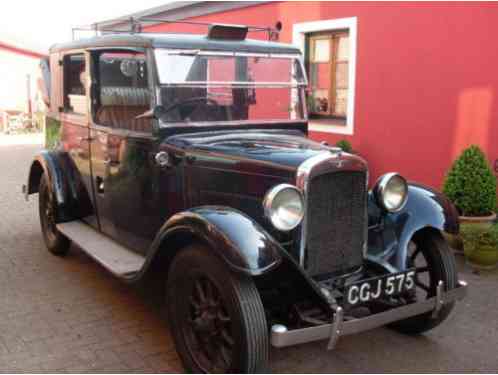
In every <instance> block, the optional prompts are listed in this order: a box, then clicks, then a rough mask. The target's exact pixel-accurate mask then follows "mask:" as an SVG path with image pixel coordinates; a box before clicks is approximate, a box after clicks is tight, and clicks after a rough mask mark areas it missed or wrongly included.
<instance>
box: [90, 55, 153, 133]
mask: <svg viewBox="0 0 498 375" xmlns="http://www.w3.org/2000/svg"><path fill="white" fill-rule="evenodd" d="M94 62H95V69H94V74H95V76H96V80H95V83H96V86H95V87H96V89H95V93H94V96H96V98H95V97H94V101H93V103H94V107H93V114H94V121H95V123H96V124H99V125H103V126H108V127H111V128H119V129H125V130H131V131H139V132H152V120H151V119H150V118H146V117H145V116H143V117H141V115H143V114H144V113H145V112H147V111H148V110H150V107H151V103H150V101H151V95H150V90H149V85H148V82H147V61H146V57H145V54H144V53H141V52H135V51H112V52H100V53H98V54H96V55H95V56H94Z"/></svg>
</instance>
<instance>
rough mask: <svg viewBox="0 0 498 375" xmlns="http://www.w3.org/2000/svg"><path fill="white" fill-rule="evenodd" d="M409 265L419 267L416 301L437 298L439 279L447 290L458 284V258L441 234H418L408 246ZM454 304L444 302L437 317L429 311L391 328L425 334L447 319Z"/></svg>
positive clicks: (413, 297) (409, 332)
mask: <svg viewBox="0 0 498 375" xmlns="http://www.w3.org/2000/svg"><path fill="white" fill-rule="evenodd" d="M407 266H408V267H409V268H413V267H414V268H416V270H417V273H416V279H415V285H416V290H415V294H414V295H413V296H412V299H413V302H416V301H420V300H424V299H428V298H432V297H434V296H435V295H436V290H437V285H438V283H439V281H442V282H443V283H444V290H449V289H454V288H455V287H456V286H457V281H458V275H457V270H456V264H455V257H454V255H453V252H452V251H451V249H450V248H449V246H448V244H447V243H446V241H445V240H444V238H443V237H442V236H440V235H439V234H436V233H432V232H429V233H427V232H425V233H424V232H422V233H420V234H418V235H416V236H415V237H414V239H413V241H412V242H411V243H410V245H409V247H408V256H407ZM454 305H455V303H454V302H452V303H448V304H445V305H444V306H443V307H442V309H441V310H440V311H439V313H438V315H437V316H436V317H432V312H428V313H424V314H421V315H417V316H413V317H410V318H408V319H404V320H400V321H399V322H395V323H393V324H391V325H390V327H391V328H394V329H395V330H397V331H399V332H402V333H406V334H420V333H423V332H425V331H428V330H430V329H432V328H434V327H436V326H438V325H439V324H441V323H442V322H443V321H444V320H446V318H447V317H448V315H449V314H450V312H451V310H453V307H454Z"/></svg>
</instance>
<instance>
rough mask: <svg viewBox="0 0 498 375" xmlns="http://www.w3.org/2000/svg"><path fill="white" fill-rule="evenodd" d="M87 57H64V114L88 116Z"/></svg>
mask: <svg viewBox="0 0 498 375" xmlns="http://www.w3.org/2000/svg"><path fill="white" fill-rule="evenodd" d="M86 79H87V69H86V63H85V55H83V54H75V55H68V56H64V112H70V113H77V114H86V108H87V99H86Z"/></svg>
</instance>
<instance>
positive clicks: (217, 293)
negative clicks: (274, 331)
mask: <svg viewBox="0 0 498 375" xmlns="http://www.w3.org/2000/svg"><path fill="white" fill-rule="evenodd" d="M166 293H167V304H168V315H169V323H170V327H171V331H172V334H173V338H174V340H175V344H176V349H177V352H178V354H179V356H180V358H181V359H182V361H183V364H184V366H185V368H186V370H187V371H189V372H194V373H232V372H236V373H255V372H266V371H267V365H268V353H269V347H268V346H269V340H268V327H267V323H266V317H265V312H264V309H263V304H262V303H261V298H260V296H259V293H258V290H257V289H256V287H255V285H254V282H253V280H252V279H251V278H250V277H249V276H246V275H239V274H235V273H233V272H231V271H230V270H229V269H228V267H227V265H226V264H224V263H223V262H222V261H221V260H220V259H219V258H218V257H216V256H215V255H213V254H211V253H210V251H209V249H208V248H206V247H204V246H201V245H193V246H189V247H187V248H185V249H183V250H181V251H180V253H179V254H178V255H177V256H176V257H175V259H174V260H173V263H172V264H171V267H170V271H169V276H168V281H167V288H166Z"/></svg>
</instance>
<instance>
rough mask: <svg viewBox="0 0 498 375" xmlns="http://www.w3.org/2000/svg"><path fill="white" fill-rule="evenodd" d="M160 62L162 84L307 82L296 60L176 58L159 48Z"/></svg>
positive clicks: (255, 57) (206, 56)
mask: <svg viewBox="0 0 498 375" xmlns="http://www.w3.org/2000/svg"><path fill="white" fill-rule="evenodd" d="M156 59H157V68H158V73H159V80H160V82H161V83H162V84H182V83H199V84H205V83H209V84H211V85H214V84H223V83H226V82H241V83H251V84H252V83H254V84H266V83H278V84H285V85H291V84H292V85H297V84H302V83H304V76H303V74H302V71H301V65H300V63H299V61H298V60H297V59H296V58H294V57H277V56H273V57H267V56H219V55H207V54H202V55H201V54H193V55H176V54H174V53H171V52H168V51H166V50H161V49H158V50H156Z"/></svg>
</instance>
